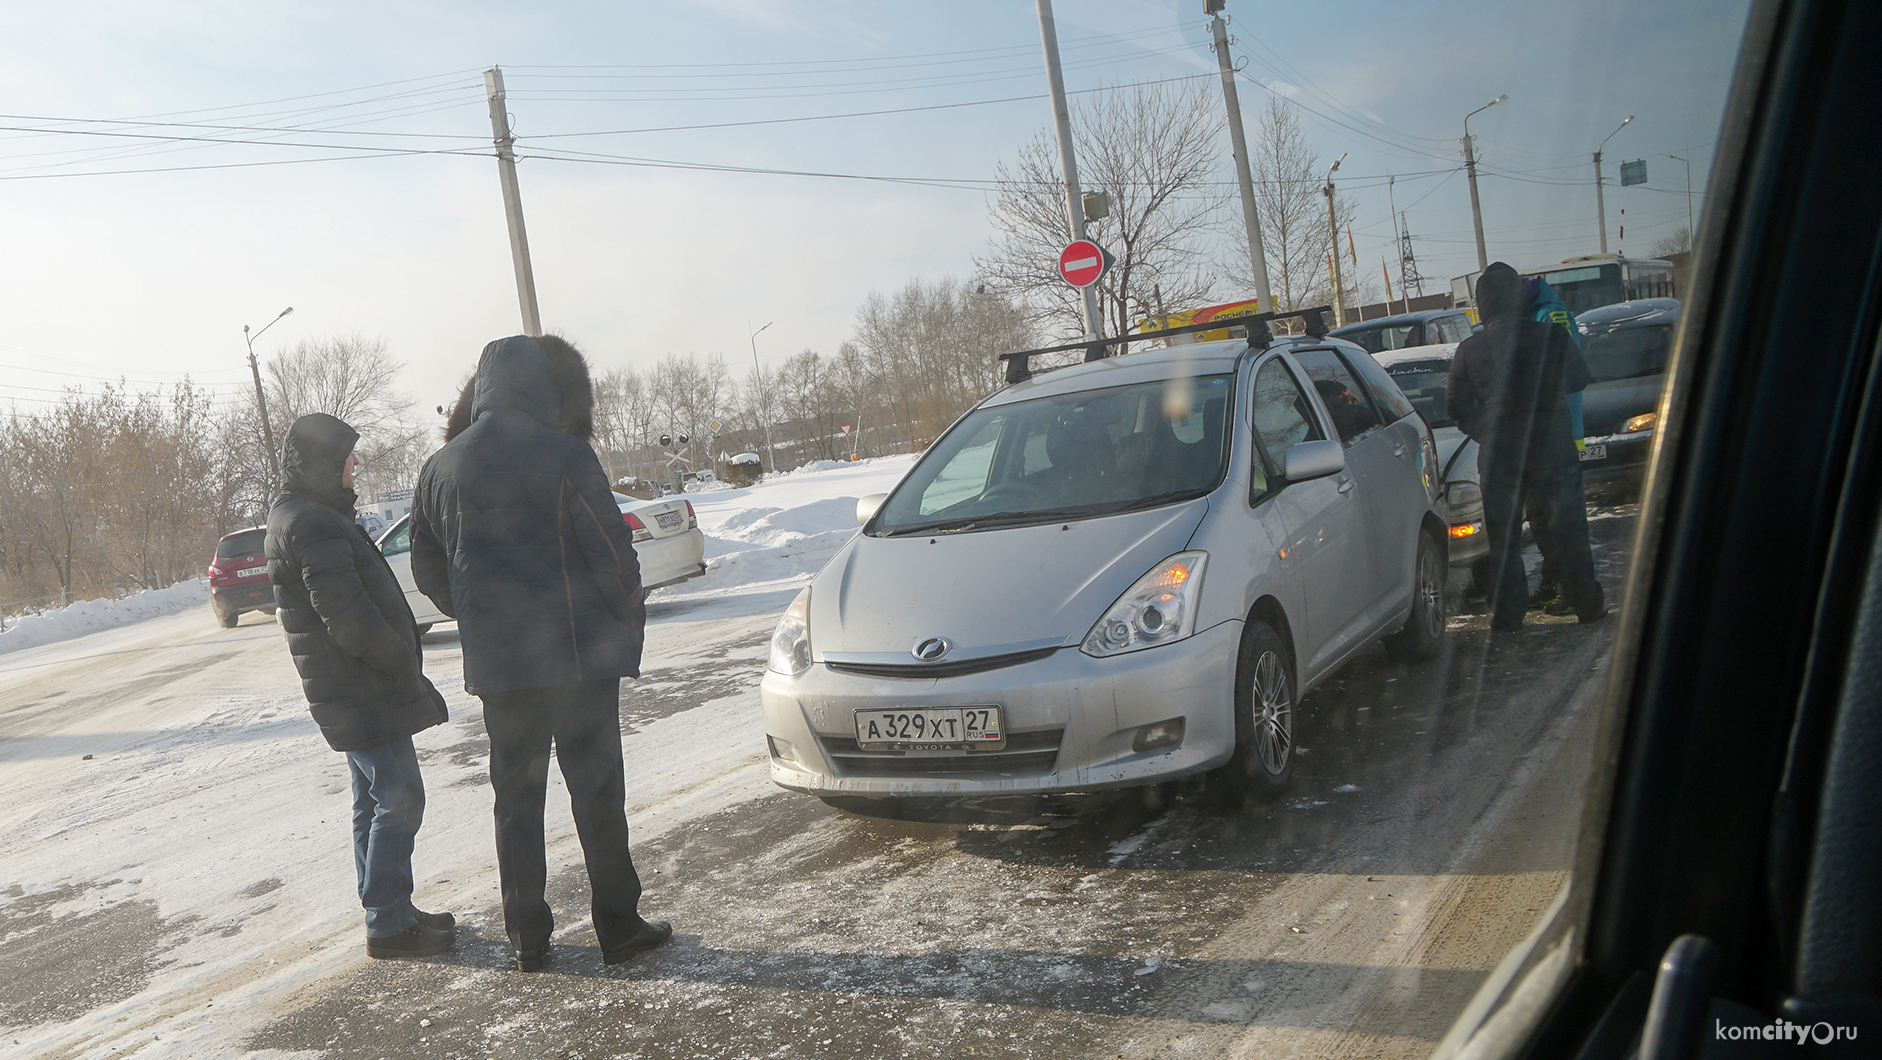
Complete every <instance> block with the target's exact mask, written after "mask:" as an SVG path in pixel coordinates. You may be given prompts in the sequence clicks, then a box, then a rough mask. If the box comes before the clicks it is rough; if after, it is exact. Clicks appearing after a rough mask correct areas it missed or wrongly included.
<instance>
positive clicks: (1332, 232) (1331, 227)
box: [1320, 151, 1346, 327]
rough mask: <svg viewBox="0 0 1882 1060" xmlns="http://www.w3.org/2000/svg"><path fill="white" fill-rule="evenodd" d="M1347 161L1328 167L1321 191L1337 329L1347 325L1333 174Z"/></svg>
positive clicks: (1336, 160)
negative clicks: (1324, 184)
mask: <svg viewBox="0 0 1882 1060" xmlns="http://www.w3.org/2000/svg"><path fill="white" fill-rule="evenodd" d="M1344 161H1346V152H1344V151H1342V152H1340V157H1338V158H1336V159H1334V160H1333V164H1332V165H1330V166H1328V167H1327V186H1326V187H1324V188H1321V189H1320V191H1321V193H1322V194H1324V195H1325V196H1326V197H1327V249H1329V250H1331V251H1332V252H1333V323H1334V326H1335V327H1339V326H1343V325H1344V324H1345V323H1346V289H1345V287H1346V285H1345V284H1344V283H1342V282H1341V281H1340V226H1339V222H1338V220H1336V219H1335V218H1334V216H1333V173H1334V171H1335V170H1337V169H1339V168H1340V163H1341V162H1344Z"/></svg>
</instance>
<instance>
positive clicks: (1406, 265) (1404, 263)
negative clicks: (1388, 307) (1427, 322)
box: [1398, 213, 1425, 298]
mask: <svg viewBox="0 0 1882 1060" xmlns="http://www.w3.org/2000/svg"><path fill="white" fill-rule="evenodd" d="M1398 281H1399V288H1400V290H1402V291H1404V292H1405V294H1406V297H1407V298H1409V297H1411V290H1412V288H1414V287H1415V288H1417V289H1418V297H1420V298H1423V297H1424V296H1425V278H1424V275H1423V274H1421V273H1420V272H1419V271H1418V254H1417V252H1416V251H1414V250H1413V249H1412V234H1411V229H1409V228H1407V227H1405V215H1404V214H1402V213H1401V214H1399V215H1398Z"/></svg>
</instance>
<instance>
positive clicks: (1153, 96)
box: [974, 85, 1224, 335]
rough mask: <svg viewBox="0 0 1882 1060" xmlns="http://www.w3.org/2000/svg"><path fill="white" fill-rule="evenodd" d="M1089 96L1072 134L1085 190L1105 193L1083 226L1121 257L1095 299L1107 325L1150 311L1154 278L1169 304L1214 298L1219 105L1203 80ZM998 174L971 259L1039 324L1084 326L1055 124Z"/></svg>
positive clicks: (1118, 330)
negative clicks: (981, 240)
mask: <svg viewBox="0 0 1882 1060" xmlns="http://www.w3.org/2000/svg"><path fill="white" fill-rule="evenodd" d="M1088 99H1090V100H1091V102H1081V104H1080V105H1079V106H1077V107H1075V108H1074V109H1073V111H1072V136H1073V142H1074V144H1075V145H1076V150H1077V154H1078V177H1079V181H1080V182H1081V183H1082V184H1083V185H1084V189H1083V190H1085V191H1102V192H1104V193H1106V194H1108V195H1109V196H1110V198H1111V212H1110V216H1108V217H1105V218H1102V219H1099V220H1094V221H1091V222H1090V223H1089V224H1088V225H1087V227H1086V234H1087V235H1088V236H1089V237H1090V238H1092V239H1094V240H1096V241H1097V242H1098V243H1099V244H1100V245H1102V246H1104V247H1105V248H1106V249H1108V250H1109V251H1110V252H1111V253H1112V254H1113V255H1115V256H1116V258H1117V262H1116V264H1115V265H1113V266H1112V268H1111V269H1110V271H1109V272H1107V273H1106V274H1105V276H1104V278H1103V279H1102V280H1100V281H1099V290H1098V303H1099V307H1100V310H1101V311H1102V313H1103V315H1104V318H1105V321H1106V325H1105V326H1106V330H1107V331H1108V332H1109V333H1110V334H1112V335H1119V334H1123V333H1124V332H1125V331H1127V330H1128V329H1129V327H1130V325H1131V324H1132V323H1133V322H1134V321H1135V320H1137V319H1141V318H1143V317H1147V316H1148V315H1149V312H1150V310H1151V308H1152V307H1150V306H1148V304H1147V303H1148V296H1149V294H1150V291H1151V288H1152V287H1153V286H1156V287H1160V288H1161V289H1162V292H1163V298H1164V300H1165V302H1166V303H1168V304H1171V305H1196V306H1200V305H1203V304H1206V303H1207V302H1208V301H1209V300H1210V299H1212V298H1213V297H1214V296H1215V293H1216V292H1215V286H1214V283H1213V281H1212V278H1211V277H1212V273H1213V271H1214V270H1213V269H1212V268H1211V261H1212V258H1213V255H1214V253H1215V252H1216V250H1217V247H1218V244H1219V243H1220V242H1221V235H1220V230H1219V227H1218V226H1219V221H1218V219H1217V217H1216V216H1215V215H1216V213H1217V212H1218V208H1219V207H1220V206H1221V204H1222V202H1223V201H1224V192H1223V191H1222V190H1221V189H1220V187H1219V186H1218V185H1217V184H1216V183H1215V181H1216V169H1217V162H1218V157H1219V150H1220V146H1219V145H1220V141H1221V133H1222V118H1221V107H1220V105H1219V104H1217V103H1215V102H1213V100H1212V98H1211V97H1210V96H1209V94H1208V93H1207V92H1206V91H1205V90H1204V89H1203V88H1201V87H1189V88H1176V87H1171V86H1168V85H1136V86H1132V87H1130V88H1118V89H1116V90H1114V91H1110V92H1101V93H1097V94H1096V95H1094V96H1092V97H1088ZM997 172H998V175H999V180H1000V186H999V193H998V195H997V196H996V197H995V199H994V201H993V203H992V204H991V205H990V206H989V208H988V213H989V219H990V220H991V221H992V223H993V228H994V233H995V234H994V239H993V245H992V248H991V249H990V250H989V251H988V253H987V256H986V257H985V258H976V259H975V262H974V264H975V266H976V267H977V268H978V269H979V270H980V273H981V275H982V276H983V277H985V278H986V280H987V282H988V284H989V285H990V286H992V287H994V288H995V289H997V290H999V291H1001V292H1002V293H1005V294H1007V295H1009V296H1010V297H1012V298H1014V299H1016V300H1018V301H1019V302H1020V303H1022V304H1023V305H1025V306H1026V307H1027V309H1029V310H1030V311H1031V312H1032V313H1033V314H1034V318H1035V320H1036V321H1037V322H1038V323H1039V324H1040V325H1042V326H1044V327H1045V328H1048V329H1050V330H1053V331H1057V332H1060V333H1064V334H1068V335H1077V334H1082V333H1083V332H1084V330H1085V329H1084V311H1083V307H1082V306H1083V303H1082V299H1081V295H1080V294H1079V292H1078V291H1076V290H1074V289H1073V288H1071V287H1069V286H1067V285H1066V284H1065V282H1064V280H1062V279H1061V278H1060V277H1059V274H1058V261H1059V252H1060V251H1061V250H1062V249H1064V247H1065V245H1066V244H1067V243H1068V242H1070V241H1071V236H1072V233H1071V222H1070V220H1069V218H1068V217H1067V214H1066V203H1065V183H1064V180H1063V179H1062V177H1061V175H1060V172H1059V160H1058V148H1057V146H1056V141H1055V140H1054V138H1053V135H1052V133H1051V131H1050V130H1041V131H1040V132H1039V133H1038V134H1037V135H1035V136H1034V137H1033V139H1032V140H1031V141H1029V142H1028V143H1027V144H1025V145H1024V146H1023V147H1021V148H1020V152H1019V157H1018V159H1017V160H1015V162H1014V163H1013V165H1012V166H1011V167H1010V168H1009V167H1008V166H1006V165H1004V164H1002V165H1001V166H1000V167H999V168H998V170H997Z"/></svg>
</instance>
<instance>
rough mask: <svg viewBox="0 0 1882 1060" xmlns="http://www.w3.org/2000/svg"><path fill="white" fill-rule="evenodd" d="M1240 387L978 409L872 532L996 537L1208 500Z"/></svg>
mask: <svg viewBox="0 0 1882 1060" xmlns="http://www.w3.org/2000/svg"><path fill="white" fill-rule="evenodd" d="M1234 389H1235V388H1234V386H1233V385H1232V377H1230V376H1227V375H1211V376H1200V377H1185V378H1177V379H1169V380H1160V381H1157V382H1150V383H1138V384H1133V385H1129V386H1120V387H1110V388H1107V389H1103V390H1088V391H1082V392H1079V393H1075V394H1060V395H1056V396H1053V397H1042V398H1034V399H1032V400H1030V401H1015V402H1010V403H1007V404H1001V405H992V406H988V407H985V408H979V409H975V410H974V411H973V412H971V413H969V414H968V415H967V416H965V417H963V418H962V420H961V421H960V422H959V423H957V424H955V426H954V428H953V429H952V430H950V431H948V433H947V434H946V435H945V436H943V437H942V439H941V440H940V441H939V442H937V443H936V444H935V446H934V448H932V449H930V450H929V451H928V453H927V454H926V455H925V456H923V457H922V458H921V460H920V462H918V463H917V464H916V465H915V467H914V469H913V470H911V471H910V472H909V475H908V478H906V479H904V480H903V482H902V484H901V485H900V486H899V487H897V489H896V490H895V492H894V493H893V494H891V495H890V496H889V499H888V501H887V502H885V503H884V504H883V506H882V509H881V514H880V515H878V516H877V518H876V524H875V526H874V527H873V528H872V530H871V532H872V533H874V534H876V535H878V536H884V537H888V536H894V535H896V534H908V533H920V532H940V531H965V530H987V529H993V528H995V527H999V526H1014V525H1020V524H1024V523H1029V522H1035V521H1046V520H1052V519H1068V518H1077V517H1084V516H1093V515H1106V514H1110V513H1113V512H1121V511H1130V510H1133V509H1138V508H1149V507H1154V506H1156V505H1159V504H1168V503H1173V502H1175V501H1179V500H1187V499H1190V498H1193V497H1200V496H1202V495H1203V494H1205V493H1208V492H1209V491H1210V490H1212V489H1214V488H1215V487H1216V485H1217V484H1218V483H1220V482H1221V481H1222V475H1223V470H1224V468H1226V466H1227V464H1228V445H1227V437H1228V432H1227V430H1226V429H1225V424H1226V423H1227V421H1228V409H1229V402H1230V395H1231V393H1232V392H1233V391H1234Z"/></svg>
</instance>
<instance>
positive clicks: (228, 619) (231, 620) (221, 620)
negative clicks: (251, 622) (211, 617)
mask: <svg viewBox="0 0 1882 1060" xmlns="http://www.w3.org/2000/svg"><path fill="white" fill-rule="evenodd" d="M209 610H211V611H214V612H215V613H216V622H217V624H219V625H221V626H222V628H223V629H234V628H235V623H236V621H237V620H238V619H240V618H241V617H242V613H241V612H240V611H230V610H227V609H225V608H221V607H217V606H216V605H215V604H210V605H209Z"/></svg>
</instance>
